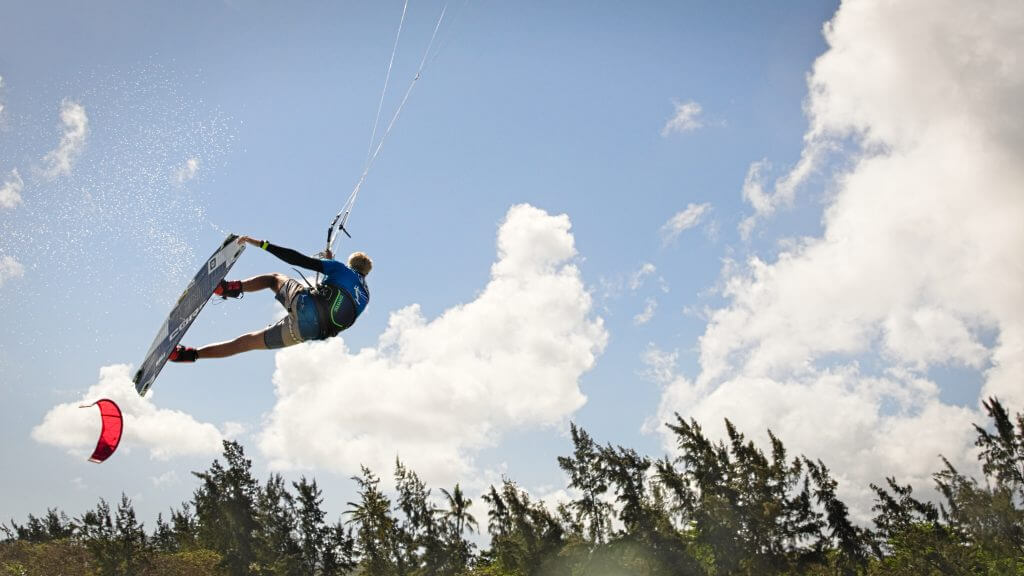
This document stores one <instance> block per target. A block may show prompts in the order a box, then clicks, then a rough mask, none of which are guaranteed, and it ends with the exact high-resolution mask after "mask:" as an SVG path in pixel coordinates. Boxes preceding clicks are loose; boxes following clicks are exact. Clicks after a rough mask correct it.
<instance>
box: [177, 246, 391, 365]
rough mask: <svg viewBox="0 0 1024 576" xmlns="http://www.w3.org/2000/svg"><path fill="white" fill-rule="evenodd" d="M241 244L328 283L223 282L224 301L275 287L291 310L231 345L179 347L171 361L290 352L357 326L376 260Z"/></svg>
mask: <svg viewBox="0 0 1024 576" xmlns="http://www.w3.org/2000/svg"><path fill="white" fill-rule="evenodd" d="M238 243H239V244H252V245H253V246H259V247H260V248H262V249H264V250H266V251H267V252H270V253H271V254H273V255H274V256H277V257H278V258H280V259H281V260H284V261H285V262H287V263H288V264H291V265H293V266H299V267H302V268H306V269H308V270H313V271H316V272H319V273H320V274H322V275H323V280H321V282H320V284H319V285H317V286H316V287H315V288H313V289H310V288H309V287H307V286H303V285H302V284H300V283H299V282H298V281H297V280H294V279H292V278H288V277H287V276H284V275H281V274H263V275H261V276H253V277H252V278H249V279H248V280H241V281H238V280H234V281H227V280H221V282H220V285H219V286H217V288H216V290H214V294H217V295H218V296H220V297H222V298H241V297H242V294H243V293H245V292H255V291H256V290H265V289H268V288H269V289H272V290H273V291H274V297H275V298H276V299H277V301H278V302H280V303H281V305H282V306H284V307H285V309H286V310H288V315H287V316H285V317H284V318H282V319H281V320H280V321H278V322H277V324H274V325H273V326H270V327H268V328H266V329H264V330H259V331H256V332H250V333H248V334H243V335H241V336H239V337H238V338H235V339H234V340H229V341H227V342H219V343H216V344H208V345H206V346H203V347H201V348H189V347H187V346H181V345H179V346H177V347H175V348H174V351H172V352H171V355H170V357H168V360H170V361H171V362H195V361H196V360H198V359H200V358H203V359H206V358H226V357H228V356H233V355H235V354H240V353H242V352H248V351H249V350H268V349H274V348H284V347H285V346H292V345H294V344H298V343H299V342H305V341H307V340H323V339H325V338H330V337H331V336H335V335H337V334H338V333H339V332H341V331H342V330H345V329H346V328H348V327H349V326H351V325H352V324H353V323H354V322H355V321H356V318H358V317H359V315H360V314H361V313H362V312H363V310H365V309H366V304H367V303H368V302H369V301H370V291H369V290H368V289H367V287H366V275H367V274H369V273H370V270H371V269H372V268H373V262H372V261H371V260H370V258H369V256H367V255H366V254H364V253H362V252H355V253H353V254H352V255H351V256H349V258H348V265H347V266H346V265H345V264H342V263H341V262H338V261H337V260H334V259H333V255H332V254H331V253H330V251H328V252H326V253H325V254H324V256H325V258H322V259H317V258H311V257H309V256H306V255H305V254H301V253H299V252H297V251H295V250H292V249H290V248H284V247H281V246H275V245H274V244H271V243H270V242H267V241H265V240H264V241H260V240H254V239H252V238H250V237H248V236H242V237H240V238H239V239H238Z"/></svg>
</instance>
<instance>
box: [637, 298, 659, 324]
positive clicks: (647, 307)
mask: <svg viewBox="0 0 1024 576" xmlns="http://www.w3.org/2000/svg"><path fill="white" fill-rule="evenodd" d="M657 309H658V301H657V300H655V299H654V298H648V299H647V301H646V302H644V310H643V312H641V313H639V314H637V315H636V316H633V324H636V325H637V326H640V325H643V324H647V323H648V322H650V321H651V319H652V318H654V311H655V310H657Z"/></svg>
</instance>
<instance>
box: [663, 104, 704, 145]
mask: <svg viewBox="0 0 1024 576" xmlns="http://www.w3.org/2000/svg"><path fill="white" fill-rule="evenodd" d="M672 104H673V105H674V106H675V114H674V115H673V116H672V118H670V119H669V121H668V122H667V123H666V124H665V126H664V127H663V128H662V129H661V135H662V136H664V137H668V136H669V135H671V134H673V133H676V132H692V131H694V130H696V129H698V128H700V127H701V126H703V125H704V124H703V123H702V122H701V119H700V115H701V112H703V109H702V108H701V106H700V104H698V103H696V102H693V101H690V102H673V103H672Z"/></svg>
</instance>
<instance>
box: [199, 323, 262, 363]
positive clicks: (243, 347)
mask: <svg viewBox="0 0 1024 576" xmlns="http://www.w3.org/2000/svg"><path fill="white" fill-rule="evenodd" d="M263 332H264V331H263V330H260V331H258V332H250V333H248V334H243V335H241V336H239V337H238V338H235V339H234V340H229V341H227V342H218V343H216V344H207V345H206V346H203V347H202V348H199V349H198V350H196V352H197V354H198V356H199V359H200V360H204V359H206V358H227V357H228V356H234V355H235V354H241V353H242V352H248V351H249V350H266V349H267V345H266V344H265V343H264V342H263Z"/></svg>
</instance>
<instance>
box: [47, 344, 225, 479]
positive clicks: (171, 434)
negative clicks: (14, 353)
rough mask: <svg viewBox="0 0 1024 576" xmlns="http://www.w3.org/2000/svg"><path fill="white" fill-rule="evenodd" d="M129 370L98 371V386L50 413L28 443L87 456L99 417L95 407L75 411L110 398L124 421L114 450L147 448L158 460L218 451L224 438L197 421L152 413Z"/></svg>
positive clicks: (117, 366)
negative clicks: (33, 440)
mask: <svg viewBox="0 0 1024 576" xmlns="http://www.w3.org/2000/svg"><path fill="white" fill-rule="evenodd" d="M129 370H130V367H129V366H128V365H127V364H115V365H112V366H104V367H103V368H100V379H99V382H97V383H96V384H94V385H92V386H90V387H89V390H88V391H86V393H85V394H84V395H83V396H82V398H81V400H80V401H78V402H70V403H67V404H60V405H58V406H55V407H53V408H52V409H50V411H49V412H47V413H46V416H44V417H43V421H42V423H40V424H39V425H38V426H36V427H35V428H33V429H32V438H34V439H35V440H36V441H37V442H41V443H43V444H51V445H53V446H59V447H61V448H67V449H68V451H69V452H70V453H72V454H75V455H76V456H81V457H83V458H84V457H87V456H88V455H89V454H91V453H92V449H93V448H94V447H95V446H96V439H97V438H99V432H100V418H99V413H98V412H97V411H96V409H95V408H93V409H82V408H79V406H81V405H83V404H91V403H93V402H95V401H96V400H99V399H101V398H109V399H111V400H113V401H114V402H116V403H117V405H118V406H120V408H121V413H122V415H123V417H124V433H123V436H122V437H121V446H120V447H119V448H118V451H122V450H131V449H132V448H134V447H140V448H146V449H148V450H149V453H150V456H152V457H153V458H156V459H159V460H166V459H169V458H172V457H175V456H185V455H206V454H217V453H219V452H220V450H221V442H222V438H223V435H222V434H221V432H220V431H219V430H217V427H216V426H214V425H213V424H208V423H204V422H197V421H196V420H195V419H194V418H193V417H192V416H190V415H188V414H186V413H184V412H180V411H178V410H168V409H162V408H157V406H156V405H155V404H153V402H152V400H151V399H149V398H142V397H140V396H139V395H138V394H137V393H136V392H135V385H134V384H133V383H132V380H131V376H130V372H129ZM115 457H116V455H115Z"/></svg>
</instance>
